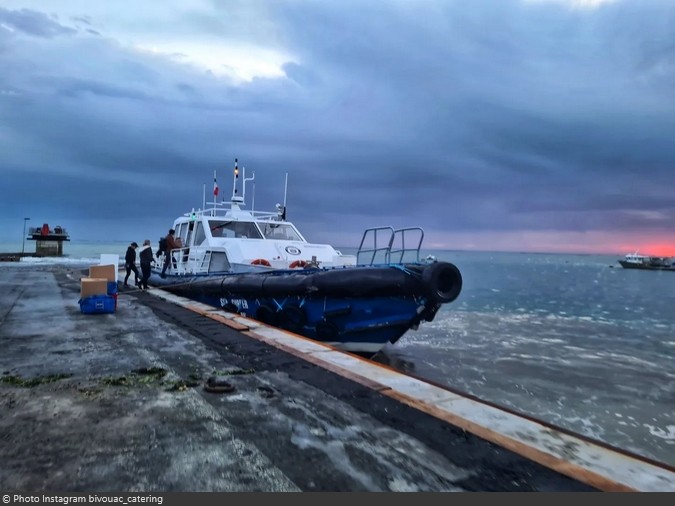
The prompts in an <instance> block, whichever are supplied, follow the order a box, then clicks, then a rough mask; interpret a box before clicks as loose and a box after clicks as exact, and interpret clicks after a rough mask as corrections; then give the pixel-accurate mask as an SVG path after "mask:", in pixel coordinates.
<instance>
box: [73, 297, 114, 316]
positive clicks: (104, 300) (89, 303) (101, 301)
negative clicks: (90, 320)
mask: <svg viewBox="0 0 675 506" xmlns="http://www.w3.org/2000/svg"><path fill="white" fill-rule="evenodd" d="M115 302H116V301H115V297H113V296H112V295H90V296H89V297H84V298H83V299H80V300H79V303H80V311H82V312H83V313H84V314H105V313H114V312H115V306H116V304H115Z"/></svg>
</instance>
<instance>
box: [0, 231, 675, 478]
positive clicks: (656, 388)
mask: <svg viewBox="0 0 675 506" xmlns="http://www.w3.org/2000/svg"><path fill="white" fill-rule="evenodd" d="M19 246H20V245H19ZM127 246H128V243H126V242H111V243H102V242H85V241H80V242H77V241H73V242H68V243H65V244H64V252H65V256H64V257H59V258H44V259H37V258H26V259H24V261H25V263H24V262H20V263H19V262H17V264H22V265H26V263H28V264H30V263H77V264H84V265H86V264H94V263H98V262H99V259H100V255H101V254H118V255H119V256H120V259H123V258H124V253H125V252H126V248H127ZM155 247H156V246H155V245H153V248H155ZM20 250H21V249H20V247H19V248H18V249H17V247H16V245H2V244H0V251H20ZM27 251H28V250H27ZM342 251H343V252H345V253H353V252H352V251H349V249H348V248H347V249H342ZM427 254H431V255H434V256H435V257H436V258H437V259H438V260H446V261H450V262H452V263H454V264H455V265H456V266H457V267H458V268H459V270H460V272H461V273H462V278H463V288H462V291H461V293H460V295H459V297H458V298H457V299H456V300H455V301H454V302H452V303H449V304H445V305H443V306H442V307H441V309H440V311H439V312H438V314H437V315H436V317H435V318H434V320H433V321H431V322H424V323H422V325H420V327H419V329H418V330H411V331H409V332H407V333H406V334H405V335H404V336H403V337H402V338H401V340H399V341H398V342H397V343H396V344H394V345H388V346H387V347H386V348H385V349H384V350H383V352H382V353H380V354H379V355H378V356H377V357H375V360H378V361H382V362H385V363H388V364H390V365H392V366H393V367H396V368H398V369H400V370H402V371H403V372H407V373H409V374H413V375H415V376H418V377H421V378H426V379H428V380H430V381H433V382H436V383H440V384H443V385H447V386H448V387H450V388H452V389H456V390H460V391H462V392H466V393H468V394H471V395H475V396H477V397H479V398H481V399H484V400H486V401H489V402H492V403H495V404H498V405H501V406H504V407H506V408H509V409H511V410H514V411H517V412H519V413H522V414H525V415H528V416H533V417H535V418H538V419H541V420H544V421H546V422H548V423H552V424H555V425H557V426H559V427H562V428H565V429H568V430H571V431H574V432H577V433H580V434H582V435H585V436H588V437H592V438H595V439H599V440H601V441H604V442H606V443H608V444H611V445H614V446H617V447H620V448H623V449H626V450H630V451H632V452H635V453H637V454H640V455H643V456H645V457H648V458H652V459H655V460H658V461H661V462H664V463H666V464H669V465H675V360H674V359H675V272H665V271H642V270H634V269H623V268H621V267H620V266H619V264H618V263H617V260H618V258H619V257H618V256H593V255H554V254H532V253H488V252H455V251H424V252H422V253H421V257H422V258H423V257H425V256H426V255H427Z"/></svg>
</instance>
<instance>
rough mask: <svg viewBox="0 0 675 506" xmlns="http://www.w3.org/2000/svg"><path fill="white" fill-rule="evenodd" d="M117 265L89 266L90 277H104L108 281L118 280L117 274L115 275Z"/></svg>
mask: <svg viewBox="0 0 675 506" xmlns="http://www.w3.org/2000/svg"><path fill="white" fill-rule="evenodd" d="M115 271H117V267H116V266H114V265H112V264H109V265H90V266H89V277H90V278H103V279H107V280H108V281H116V280H117V276H116V275H115Z"/></svg>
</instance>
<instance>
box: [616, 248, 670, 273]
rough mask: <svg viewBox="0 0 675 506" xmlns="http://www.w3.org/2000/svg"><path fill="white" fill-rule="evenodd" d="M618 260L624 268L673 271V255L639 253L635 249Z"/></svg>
mask: <svg viewBox="0 0 675 506" xmlns="http://www.w3.org/2000/svg"><path fill="white" fill-rule="evenodd" d="M618 262H619V264H620V265H621V267H623V268H624V269H645V270H651V271H675V257H661V256H650V255H641V254H639V253H638V252H637V251H636V252H635V253H629V254H627V255H626V256H625V257H624V259H623V260H619V261H618Z"/></svg>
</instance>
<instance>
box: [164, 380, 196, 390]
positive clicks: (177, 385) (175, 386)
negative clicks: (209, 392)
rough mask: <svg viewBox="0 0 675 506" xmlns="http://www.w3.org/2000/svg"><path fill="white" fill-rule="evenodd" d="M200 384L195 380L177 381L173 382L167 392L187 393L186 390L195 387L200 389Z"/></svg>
mask: <svg viewBox="0 0 675 506" xmlns="http://www.w3.org/2000/svg"><path fill="white" fill-rule="evenodd" d="M199 385H200V383H199V382H198V381H194V380H182V379H181V380H176V381H172V382H171V383H170V384H169V386H168V388H167V389H166V391H167V392H185V391H186V390H188V389H190V388H194V387H198V386H199Z"/></svg>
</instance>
